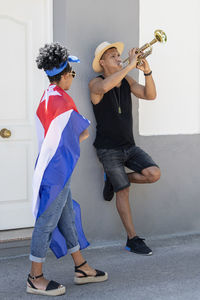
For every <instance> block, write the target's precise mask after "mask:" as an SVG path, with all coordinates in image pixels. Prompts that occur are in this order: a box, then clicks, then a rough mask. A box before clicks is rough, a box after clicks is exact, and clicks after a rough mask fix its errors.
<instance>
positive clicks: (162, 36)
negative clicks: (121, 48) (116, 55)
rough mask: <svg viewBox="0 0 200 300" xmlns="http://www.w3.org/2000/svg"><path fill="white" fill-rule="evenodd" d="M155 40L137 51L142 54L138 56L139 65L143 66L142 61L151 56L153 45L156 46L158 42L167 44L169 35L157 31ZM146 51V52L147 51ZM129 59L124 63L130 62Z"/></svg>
mask: <svg viewBox="0 0 200 300" xmlns="http://www.w3.org/2000/svg"><path fill="white" fill-rule="evenodd" d="M154 37H155V38H154V39H153V40H152V41H151V42H149V43H146V44H144V45H143V46H142V47H141V48H139V49H138V50H137V53H140V52H141V54H140V55H139V56H138V65H140V64H142V59H143V58H146V57H147V56H148V55H150V54H151V53H152V45H153V44H155V43H156V42H159V43H166V41H167V35H166V34H165V32H164V31H163V30H160V29H158V30H155V31H154ZM145 50H146V51H145ZM128 59H129V57H127V58H126V59H125V60H124V61H123V63H125V62H126V61H128Z"/></svg>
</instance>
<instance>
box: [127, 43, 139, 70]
mask: <svg viewBox="0 0 200 300" xmlns="http://www.w3.org/2000/svg"><path fill="white" fill-rule="evenodd" d="M137 50H138V48H132V49H131V50H129V52H128V55H129V58H128V60H129V65H130V66H132V67H133V68H136V67H137V58H138V56H139V55H140V53H137Z"/></svg>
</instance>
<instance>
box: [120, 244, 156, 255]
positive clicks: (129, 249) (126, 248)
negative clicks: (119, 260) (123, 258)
mask: <svg viewBox="0 0 200 300" xmlns="http://www.w3.org/2000/svg"><path fill="white" fill-rule="evenodd" d="M125 250H127V251H128V252H132V253H135V254H139V255H145V256H150V255H152V254H153V252H149V253H146V254H145V253H138V252H135V251H133V250H131V248H129V247H127V246H126V247H125Z"/></svg>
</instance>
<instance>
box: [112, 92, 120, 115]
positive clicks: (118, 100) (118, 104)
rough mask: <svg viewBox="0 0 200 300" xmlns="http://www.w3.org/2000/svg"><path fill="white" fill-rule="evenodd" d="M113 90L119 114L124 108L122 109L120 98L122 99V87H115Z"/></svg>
mask: <svg viewBox="0 0 200 300" xmlns="http://www.w3.org/2000/svg"><path fill="white" fill-rule="evenodd" d="M113 92H114V96H115V101H116V104H117V111H118V114H121V113H122V109H121V105H120V100H121V99H120V87H119V88H114V89H113Z"/></svg>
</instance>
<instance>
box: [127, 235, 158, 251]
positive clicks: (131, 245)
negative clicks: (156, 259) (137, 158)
mask: <svg viewBox="0 0 200 300" xmlns="http://www.w3.org/2000/svg"><path fill="white" fill-rule="evenodd" d="M144 240H145V239H141V238H140V237H139V236H137V235H136V236H134V237H133V238H132V239H130V240H129V238H128V239H127V243H126V247H125V249H126V250H128V251H130V252H134V253H137V254H143V255H151V254H152V250H151V249H150V248H149V247H147V245H146V244H145V242H144Z"/></svg>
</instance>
